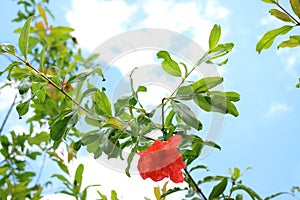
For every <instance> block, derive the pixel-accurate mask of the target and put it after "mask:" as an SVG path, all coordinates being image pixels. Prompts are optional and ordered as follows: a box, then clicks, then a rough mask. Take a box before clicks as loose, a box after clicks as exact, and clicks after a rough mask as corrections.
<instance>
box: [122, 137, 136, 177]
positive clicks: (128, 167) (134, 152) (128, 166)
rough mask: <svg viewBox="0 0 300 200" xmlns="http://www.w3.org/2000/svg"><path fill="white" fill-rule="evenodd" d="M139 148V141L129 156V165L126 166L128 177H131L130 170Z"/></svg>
mask: <svg viewBox="0 0 300 200" xmlns="http://www.w3.org/2000/svg"><path fill="white" fill-rule="evenodd" d="M137 150H138V143H137V144H136V145H135V146H134V147H133V148H132V149H131V152H130V154H129V156H128V158H127V167H126V170H125V172H126V175H127V176H128V177H130V172H129V170H130V166H131V162H132V160H133V157H134V156H135V154H136V152H137Z"/></svg>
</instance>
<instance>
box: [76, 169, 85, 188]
mask: <svg viewBox="0 0 300 200" xmlns="http://www.w3.org/2000/svg"><path fill="white" fill-rule="evenodd" d="M83 170H84V166H83V164H80V165H79V166H78V167H77V169H76V172H75V179H74V183H75V182H76V185H77V186H79V188H80V187H81V183H82V174H83ZM74 185H75V184H74Z"/></svg>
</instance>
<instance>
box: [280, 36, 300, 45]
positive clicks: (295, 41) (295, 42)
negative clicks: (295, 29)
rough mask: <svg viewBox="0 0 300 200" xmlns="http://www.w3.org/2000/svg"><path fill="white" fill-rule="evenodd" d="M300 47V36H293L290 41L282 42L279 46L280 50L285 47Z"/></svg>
mask: <svg viewBox="0 0 300 200" xmlns="http://www.w3.org/2000/svg"><path fill="white" fill-rule="evenodd" d="M299 45H300V36H299V35H295V36H291V37H290V39H288V40H285V41H283V42H281V43H280V44H279V45H278V48H285V47H289V48H293V47H298V46H299Z"/></svg>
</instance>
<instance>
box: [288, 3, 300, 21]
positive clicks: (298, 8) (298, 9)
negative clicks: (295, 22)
mask: <svg viewBox="0 0 300 200" xmlns="http://www.w3.org/2000/svg"><path fill="white" fill-rule="evenodd" d="M290 4H291V6H292V9H293V11H294V13H295V14H296V15H297V16H298V18H299V19H300V1H299V0H290Z"/></svg>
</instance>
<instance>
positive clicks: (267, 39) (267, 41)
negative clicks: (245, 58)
mask: <svg viewBox="0 0 300 200" xmlns="http://www.w3.org/2000/svg"><path fill="white" fill-rule="evenodd" d="M292 29H293V26H288V25H285V26H282V27H280V28H277V29H274V30H270V31H268V32H266V33H265V34H264V35H263V36H262V38H261V39H260V40H259V41H258V43H257V44H256V51H257V52H258V53H261V51H262V50H263V49H268V48H270V47H271V46H272V44H273V42H274V40H275V38H276V37H277V36H279V35H285V34H287V33H288V32H289V31H290V30H292Z"/></svg>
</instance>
